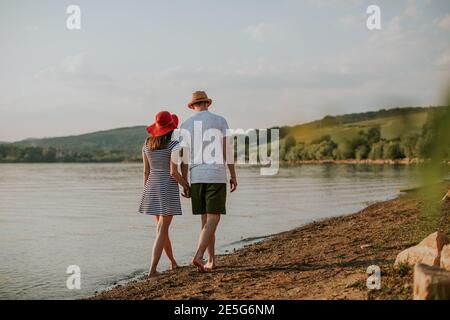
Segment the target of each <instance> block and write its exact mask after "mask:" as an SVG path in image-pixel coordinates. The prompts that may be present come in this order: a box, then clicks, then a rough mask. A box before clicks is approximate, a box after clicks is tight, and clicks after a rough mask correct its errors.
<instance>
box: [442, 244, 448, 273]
mask: <svg viewBox="0 0 450 320" xmlns="http://www.w3.org/2000/svg"><path fill="white" fill-rule="evenodd" d="M441 268H443V269H447V270H448V271H450V244H448V245H446V246H444V247H443V248H442V251H441Z"/></svg>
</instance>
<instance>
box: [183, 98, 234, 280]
mask: <svg viewBox="0 0 450 320" xmlns="http://www.w3.org/2000/svg"><path fill="white" fill-rule="evenodd" d="M211 103H212V100H211V99H209V98H208V96H207V94H206V93H205V92H204V91H196V92H194V93H193V94H192V99H191V101H190V102H189V103H188V107H189V108H190V109H192V110H193V111H194V112H195V114H194V115H193V116H192V117H190V118H189V119H187V120H186V121H185V122H184V123H183V124H182V125H181V127H180V129H181V130H180V133H181V136H182V139H183V141H182V142H181V143H182V145H183V147H184V148H183V152H185V151H186V152H187V154H188V155H186V154H185V156H184V160H185V161H186V159H189V160H188V161H189V164H187V163H186V162H185V161H183V163H182V164H181V171H182V175H183V177H184V178H185V179H187V177H188V171H189V176H190V196H191V201H192V212H193V214H194V215H201V221H202V229H201V232H200V237H199V240H198V247H197V252H196V253H195V256H194V257H193V258H192V264H193V265H194V266H196V267H197V269H198V271H201V272H204V271H205V270H213V269H214V268H215V267H216V260H215V252H214V247H215V232H216V228H217V225H218V224H219V221H220V217H221V215H224V214H225V213H226V208H225V201H226V195H227V172H226V167H227V166H228V169H229V171H230V186H231V192H234V191H235V190H236V188H237V179H236V171H235V167H234V162H233V161H228V162H227V161H226V160H227V159H226V156H227V155H229V154H230V152H229V149H228V148H229V143H228V140H227V130H228V124H227V121H226V120H225V119H224V118H223V117H221V116H219V115H216V114H214V113H211V112H210V111H209V110H208V108H209V107H210V106H211ZM206 137H208V138H206ZM203 140H208V141H203ZM217 151H219V152H217ZM206 250H207V251H208V261H207V263H206V264H203V255H204V253H205V251H206Z"/></svg>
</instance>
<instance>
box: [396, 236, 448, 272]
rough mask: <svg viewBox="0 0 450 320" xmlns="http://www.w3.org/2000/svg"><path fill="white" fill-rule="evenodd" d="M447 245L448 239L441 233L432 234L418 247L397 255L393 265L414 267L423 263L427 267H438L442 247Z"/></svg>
mask: <svg viewBox="0 0 450 320" xmlns="http://www.w3.org/2000/svg"><path fill="white" fill-rule="evenodd" d="M448 243H449V240H448V238H447V237H446V236H445V234H443V233H441V232H434V233H432V234H430V235H429V236H428V237H426V238H425V239H423V240H422V241H421V242H420V243H419V244H418V245H416V246H414V247H411V248H408V249H406V250H403V251H402V252H400V253H399V254H398V255H397V258H396V259H395V265H396V266H397V265H399V264H401V263H406V264H409V265H415V264H416V263H423V264H426V265H429V266H439V265H440V263H441V251H442V247H443V246H444V245H446V244H448Z"/></svg>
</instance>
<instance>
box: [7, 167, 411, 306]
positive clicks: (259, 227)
mask: <svg viewBox="0 0 450 320" xmlns="http://www.w3.org/2000/svg"><path fill="white" fill-rule="evenodd" d="M415 170H416V169H415V168H412V167H393V166H352V165H304V166H298V167H287V168H282V169H280V172H279V174H278V175H276V176H270V177H267V176H266V177H264V176H260V175H259V169H257V168H239V169H238V175H239V188H238V191H237V192H236V193H234V194H232V195H229V198H228V213H227V216H226V217H224V218H223V219H222V221H221V224H220V226H219V230H218V235H217V246H218V247H219V251H221V252H225V250H231V249H232V248H237V247H240V246H242V245H243V244H245V243H246V242H245V241H242V240H244V239H247V238H250V237H259V236H265V235H269V234H273V233H277V232H281V231H285V230H288V229H292V228H294V227H297V226H300V225H303V224H305V223H308V222H311V221H313V220H317V219H322V218H326V217H331V216H337V215H343V214H349V213H353V212H355V211H357V210H360V209H362V208H363V207H365V206H366V205H368V204H370V203H372V202H375V201H380V200H386V199H389V198H393V197H395V196H396V195H397V194H398V190H399V188H401V187H406V186H410V185H412V184H413V183H414V176H415V174H414V173H415ZM141 189H142V168H141V165H140V164H1V165H0V298H3V299H30V298H31V299H52V298H57V299H75V298H80V297H83V296H86V295H90V294H93V293H94V292H95V291H96V290H102V289H104V288H106V287H109V286H111V285H113V284H115V283H116V282H118V281H123V280H126V279H130V278H131V277H133V276H136V275H141V274H142V273H143V272H145V271H146V270H147V268H148V265H149V263H150V255H151V247H152V242H153V239H154V235H155V222H154V220H153V218H152V217H151V216H145V215H141V214H139V213H137V208H138V205H139V201H140V196H141ZM182 206H183V213H184V214H183V216H181V217H175V218H174V220H173V225H172V226H173V227H172V230H171V237H172V242H173V246H174V252H175V257H176V258H177V259H178V262H179V263H180V264H186V263H187V262H188V261H189V259H190V257H191V255H192V254H193V252H194V249H195V245H196V242H197V236H198V232H199V229H200V226H199V224H200V221H199V218H198V217H194V216H192V214H191V212H190V203H189V200H186V199H184V198H183V199H182ZM69 265H78V266H80V268H81V279H82V280H81V289H80V290H68V289H67V288H66V279H67V276H68V275H66V273H65V272H66V268H67V267H68V266H69ZM167 266H168V263H167V260H166V258H165V257H163V259H162V264H161V266H160V269H161V270H164V269H166V268H167Z"/></svg>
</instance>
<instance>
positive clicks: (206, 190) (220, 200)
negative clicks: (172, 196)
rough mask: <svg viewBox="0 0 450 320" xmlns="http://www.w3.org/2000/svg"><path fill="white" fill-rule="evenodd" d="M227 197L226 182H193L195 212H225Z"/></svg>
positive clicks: (192, 196) (192, 193) (193, 208)
mask: <svg viewBox="0 0 450 320" xmlns="http://www.w3.org/2000/svg"><path fill="white" fill-rule="evenodd" d="M226 199H227V184H226V183H193V184H191V201H192V213H193V214H206V213H214V214H225V213H226V210H225V201H226Z"/></svg>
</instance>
